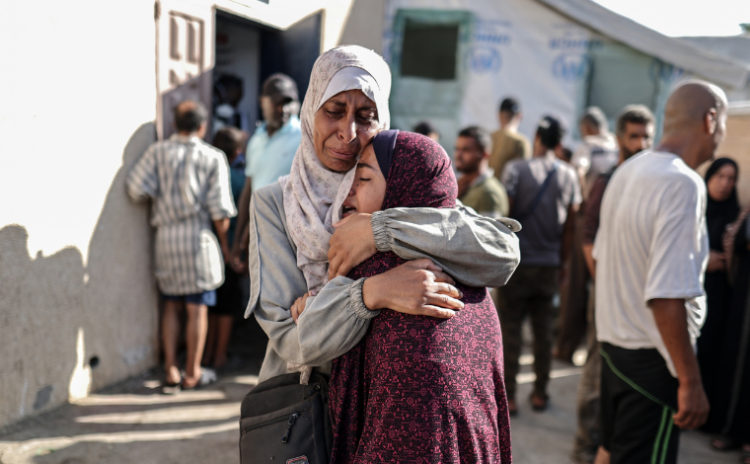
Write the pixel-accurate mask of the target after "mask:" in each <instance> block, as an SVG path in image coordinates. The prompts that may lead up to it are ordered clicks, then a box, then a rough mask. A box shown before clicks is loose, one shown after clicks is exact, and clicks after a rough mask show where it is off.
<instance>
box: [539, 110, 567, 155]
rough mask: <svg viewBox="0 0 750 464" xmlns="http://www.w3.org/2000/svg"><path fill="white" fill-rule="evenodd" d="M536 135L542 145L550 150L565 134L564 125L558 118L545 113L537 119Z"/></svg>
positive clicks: (558, 143)
mask: <svg viewBox="0 0 750 464" xmlns="http://www.w3.org/2000/svg"><path fill="white" fill-rule="evenodd" d="M536 135H537V136H538V137H539V140H540V141H541V142H542V145H544V146H545V147H546V148H548V149H550V150H554V149H555V147H557V146H558V145H560V141H561V140H562V139H563V137H564V136H565V126H563V123H562V122H560V120H559V119H557V118H555V117H554V116H549V115H547V116H544V117H543V118H542V120H541V121H539V126H538V127H537V129H536Z"/></svg>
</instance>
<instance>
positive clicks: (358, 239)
mask: <svg viewBox="0 0 750 464" xmlns="http://www.w3.org/2000/svg"><path fill="white" fill-rule="evenodd" d="M371 219H372V214H367V213H354V214H352V215H351V216H348V217H345V218H344V219H342V220H340V221H339V222H337V223H336V224H334V225H333V227H335V228H336V232H334V233H333V236H332V237H331V240H330V242H329V248H328V263H329V264H328V279H329V280H330V279H333V278H334V277H336V276H345V275H347V274H349V271H351V270H352V269H354V266H356V265H358V264H359V263H361V262H363V261H365V260H366V259H367V258H370V257H371V256H373V255H375V253H377V252H378V249H377V248H376V247H375V237H374V236H373V235H372V224H371V222H370V220H371Z"/></svg>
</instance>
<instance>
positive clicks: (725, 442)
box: [709, 436, 740, 451]
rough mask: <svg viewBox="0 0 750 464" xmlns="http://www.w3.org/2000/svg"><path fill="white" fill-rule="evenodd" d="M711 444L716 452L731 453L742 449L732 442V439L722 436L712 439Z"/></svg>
mask: <svg viewBox="0 0 750 464" xmlns="http://www.w3.org/2000/svg"><path fill="white" fill-rule="evenodd" d="M709 444H710V445H711V448H713V449H715V450H716V451H731V450H735V449H737V448H739V447H740V445H739V444H737V443H735V442H734V441H732V439H730V438H727V437H721V436H716V437H713V438H711V441H710V442H709Z"/></svg>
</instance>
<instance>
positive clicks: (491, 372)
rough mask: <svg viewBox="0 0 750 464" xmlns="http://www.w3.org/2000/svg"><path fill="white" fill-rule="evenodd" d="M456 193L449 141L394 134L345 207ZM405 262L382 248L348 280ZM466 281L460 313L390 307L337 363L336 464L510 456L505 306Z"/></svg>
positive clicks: (411, 202)
mask: <svg viewBox="0 0 750 464" xmlns="http://www.w3.org/2000/svg"><path fill="white" fill-rule="evenodd" d="M456 194H457V185H456V179H455V176H454V174H453V170H452V168H451V162H450V159H449V158H448V156H447V155H446V154H445V151H444V150H443V149H442V148H441V147H440V145H438V144H437V143H435V142H433V141H432V140H430V139H429V138H427V137H424V136H421V135H418V134H413V133H407V132H398V131H386V132H382V133H380V134H379V135H378V136H376V137H375V139H374V140H373V144H372V146H371V147H368V148H367V149H365V151H364V152H363V155H362V158H361V160H360V163H359V165H358V170H357V175H356V179H355V182H354V185H353V187H352V193H351V194H350V197H349V199H348V200H347V201H346V202H345V203H344V207H345V211H346V213H351V212H354V211H358V212H366V213H372V212H374V211H376V210H380V209H385V208H394V207H436V208H452V207H454V206H455V203H456ZM381 200H382V204H380V205H378V204H377V203H379V202H380V201H381ZM373 205H374V206H373ZM368 209H369V210H368ZM403 263H404V260H402V259H401V258H399V257H398V256H396V255H395V254H393V253H377V254H376V255H375V256H373V257H372V258H370V259H368V260H367V261H365V262H364V263H362V264H360V265H359V266H357V267H356V268H355V269H354V270H353V271H352V272H351V274H350V275H349V277H352V278H355V279H357V278H361V277H372V276H376V275H378V274H381V273H383V272H385V271H387V270H389V269H392V268H394V267H396V266H398V265H400V264H403ZM457 286H458V288H459V289H460V290H461V292H462V293H463V296H462V298H461V300H462V301H463V302H464V304H465V307H464V309H462V310H461V311H458V312H457V313H456V315H455V316H454V317H452V318H450V319H434V318H429V317H423V316H411V315H406V314H403V313H398V312H395V311H391V310H389V309H383V310H382V313H381V314H380V315H379V316H377V317H375V318H374V319H373V320H372V323H371V326H370V329H369V332H368V333H367V335H366V337H365V339H363V340H362V341H361V342H360V343H359V345H357V346H356V347H355V348H354V349H352V350H351V351H349V352H348V353H347V354H345V355H344V356H341V357H339V358H338V359H336V360H334V362H333V371H332V375H331V391H330V405H331V415H332V419H333V425H334V445H333V455H332V461H331V462H332V463H334V464H342V463H357V464H360V463H361V464H365V463H395V462H409V463H454V462H455V463H509V462H511V447H510V420H509V417H508V409H507V399H506V395H505V385H504V382H503V353H502V338H501V333H500V322H499V320H498V317H497V312H496V311H495V307H494V305H493V304H492V299H491V298H490V297H489V295H488V293H487V289H485V288H473V287H466V286H461V285H460V284H458V285H457ZM366 303H367V302H366Z"/></svg>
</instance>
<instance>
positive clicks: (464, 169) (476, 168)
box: [454, 126, 508, 218]
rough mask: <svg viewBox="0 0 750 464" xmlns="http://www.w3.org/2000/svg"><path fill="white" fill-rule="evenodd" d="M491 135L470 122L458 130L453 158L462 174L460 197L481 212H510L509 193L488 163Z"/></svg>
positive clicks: (488, 214) (501, 214) (459, 185)
mask: <svg viewBox="0 0 750 464" xmlns="http://www.w3.org/2000/svg"><path fill="white" fill-rule="evenodd" d="M491 151H492V138H491V136H490V134H489V132H487V131H486V130H484V129H482V128H481V127H477V126H471V127H467V128H466V129H463V130H462V131H461V132H459V133H458V138H457V139H456V151H455V154H454V161H455V166H456V170H457V171H458V172H460V173H461V174H462V176H461V177H460V178H459V179H458V199H459V200H461V202H462V203H463V204H464V205H466V206H469V207H471V208H472V209H474V211H476V212H477V213H478V214H481V215H482V216H489V217H493V218H498V217H504V216H506V215H507V214H508V195H507V194H506V193H505V188H504V187H503V185H502V184H501V183H500V181H499V180H497V178H496V177H495V176H494V175H493V171H492V169H490V167H489V159H490V152H491Z"/></svg>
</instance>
